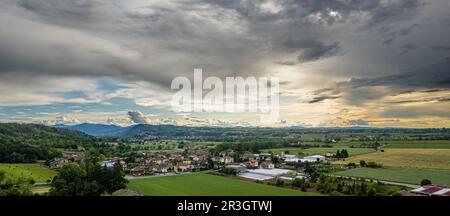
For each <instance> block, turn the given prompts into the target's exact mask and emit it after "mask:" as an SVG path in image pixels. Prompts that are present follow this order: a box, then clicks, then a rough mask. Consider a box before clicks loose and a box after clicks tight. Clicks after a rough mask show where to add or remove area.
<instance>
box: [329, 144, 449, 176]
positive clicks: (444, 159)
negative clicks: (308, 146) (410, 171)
mask: <svg viewBox="0 0 450 216" xmlns="http://www.w3.org/2000/svg"><path fill="white" fill-rule="evenodd" d="M361 160H365V161H366V162H369V161H373V162H376V163H381V164H383V165H384V166H392V167H406V168H419V169H442V170H448V171H450V149H428V148H423V149H415V148H387V149H385V150H384V152H381V151H378V152H374V153H370V154H362V155H357V156H354V157H350V158H347V159H346V160H345V161H336V162H333V163H334V164H348V163H350V162H354V163H356V164H359V162H360V161H361Z"/></svg>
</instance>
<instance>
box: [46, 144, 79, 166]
mask: <svg viewBox="0 0 450 216" xmlns="http://www.w3.org/2000/svg"><path fill="white" fill-rule="evenodd" d="M79 149H80V148H79ZM81 150H83V151H84V148H82V149H81ZM80 154H81V151H77V152H75V151H67V152H65V153H64V155H63V157H57V158H53V160H51V161H50V162H49V165H50V167H52V168H54V169H60V168H62V167H63V166H65V165H67V164H69V163H71V162H73V161H76V160H78V159H79V157H80Z"/></svg>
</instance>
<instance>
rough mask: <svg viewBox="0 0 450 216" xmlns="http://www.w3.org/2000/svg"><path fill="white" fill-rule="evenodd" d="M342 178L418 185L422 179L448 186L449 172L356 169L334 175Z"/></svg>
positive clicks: (392, 168) (393, 168) (409, 169)
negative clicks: (363, 178)
mask: <svg viewBox="0 0 450 216" xmlns="http://www.w3.org/2000/svg"><path fill="white" fill-rule="evenodd" d="M335 174H337V175H343V176H353V177H366V178H371V179H379V180H386V181H394V182H403V183H410V184H420V181H421V180H422V179H425V178H426V179H430V180H431V182H432V183H433V184H446V185H450V171H442V170H429V169H414V168H397V167H386V168H382V169H373V168H356V169H350V170H345V171H341V172H337V173H335Z"/></svg>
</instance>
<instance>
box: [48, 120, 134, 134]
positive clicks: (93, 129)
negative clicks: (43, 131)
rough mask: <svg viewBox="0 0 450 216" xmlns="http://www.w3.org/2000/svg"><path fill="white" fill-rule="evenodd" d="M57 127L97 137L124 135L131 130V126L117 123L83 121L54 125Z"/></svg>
mask: <svg viewBox="0 0 450 216" xmlns="http://www.w3.org/2000/svg"><path fill="white" fill-rule="evenodd" d="M54 127H56V128H65V129H70V130H75V131H80V132H83V133H85V134H88V135H91V136H96V137H116V136H122V134H123V133H124V132H125V131H127V130H129V129H130V127H133V126H128V127H121V126H117V125H105V124H91V123H83V124H79V125H63V124H58V125H54Z"/></svg>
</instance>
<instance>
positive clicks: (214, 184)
mask: <svg viewBox="0 0 450 216" xmlns="http://www.w3.org/2000/svg"><path fill="white" fill-rule="evenodd" d="M128 188H130V189H132V190H134V191H137V192H138V193H141V194H144V195H157V196H164V195H169V196H170V195H172V196H173V195H181V196H189V195H191V196H193V195H198V196H206V195H212V196H231V195H236V196H240V195H241V196H244V195H255V196H276V195H284V196H288V195H291V196H302V195H303V196H305V195H314V194H313V193H307V192H301V191H297V190H292V189H287V188H279V187H275V186H269V185H264V184H258V183H251V182H246V181H241V180H237V179H231V178H226V177H222V176H215V175H210V174H204V173H196V174H186V175H178V176H168V177H157V178H149V179H137V180H131V181H130V183H129V184H128Z"/></svg>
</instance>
